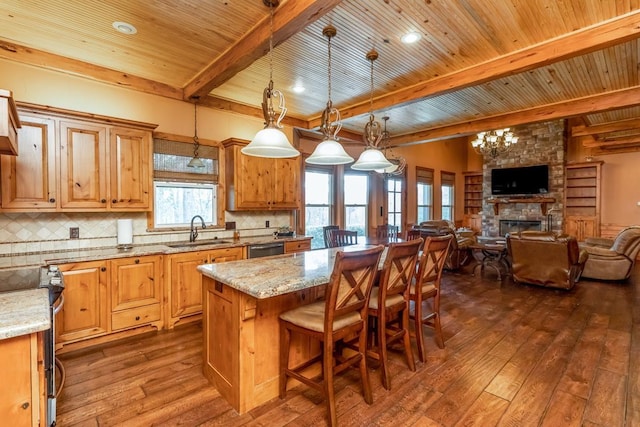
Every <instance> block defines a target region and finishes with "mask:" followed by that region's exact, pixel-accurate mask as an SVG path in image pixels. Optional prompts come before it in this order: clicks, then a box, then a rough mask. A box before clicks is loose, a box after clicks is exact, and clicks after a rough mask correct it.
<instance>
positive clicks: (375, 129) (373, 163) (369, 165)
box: [351, 49, 393, 171]
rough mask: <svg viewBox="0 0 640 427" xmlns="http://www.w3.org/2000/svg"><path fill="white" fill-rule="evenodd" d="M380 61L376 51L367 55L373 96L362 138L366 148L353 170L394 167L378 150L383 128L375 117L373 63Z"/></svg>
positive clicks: (370, 99) (352, 167)
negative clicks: (369, 63)
mask: <svg viewBox="0 0 640 427" xmlns="http://www.w3.org/2000/svg"><path fill="white" fill-rule="evenodd" d="M376 59H378V52H376V50H375V49H372V50H370V51H369V52H368V53H367V60H369V61H370V62H371V94H370V98H369V122H367V124H366V125H365V126H364V133H363V135H362V138H363V139H364V142H365V144H366V147H365V149H364V151H363V152H362V154H360V157H358V161H356V162H355V163H354V164H353V165H351V169H355V170H360V171H375V170H376V169H386V168H388V167H391V166H393V163H391V162H390V161H389V160H387V159H386V158H385V157H384V154H383V153H382V151H380V149H379V148H378V144H379V143H380V140H381V139H382V127H381V126H380V123H379V122H377V121H376V120H375V117H374V115H373V61H375V60H376Z"/></svg>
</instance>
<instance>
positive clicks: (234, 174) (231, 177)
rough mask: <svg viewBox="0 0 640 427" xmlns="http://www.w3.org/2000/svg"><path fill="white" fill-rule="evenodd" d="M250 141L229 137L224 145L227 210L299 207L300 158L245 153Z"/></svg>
mask: <svg viewBox="0 0 640 427" xmlns="http://www.w3.org/2000/svg"><path fill="white" fill-rule="evenodd" d="M248 143H249V141H244V140H240V139H235V138H231V139H227V140H225V141H223V142H222V144H223V146H224V148H225V159H226V168H225V170H226V183H227V209H228V210H230V211H239V210H289V209H300V169H301V157H300V156H298V157H295V158H290V159H271V158H264V157H254V156H247V155H244V154H242V152H241V151H240V150H241V149H242V147H244V146H245V145H247V144H248Z"/></svg>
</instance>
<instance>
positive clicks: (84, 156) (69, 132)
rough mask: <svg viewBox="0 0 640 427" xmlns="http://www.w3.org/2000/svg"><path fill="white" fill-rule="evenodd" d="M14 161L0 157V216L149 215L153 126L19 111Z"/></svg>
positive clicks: (53, 113)
mask: <svg viewBox="0 0 640 427" xmlns="http://www.w3.org/2000/svg"><path fill="white" fill-rule="evenodd" d="M20 118H21V121H22V122H23V126H22V128H21V129H20V130H19V131H18V147H19V151H20V154H19V155H18V156H17V157H10V156H1V157H0V165H1V169H0V179H1V189H2V198H1V200H2V208H1V210H2V211H22V212H24V211H31V210H37V211H41V210H47V211H63V212H74V211H75V212H77V211H84V212H96V211H148V210H150V209H151V189H152V175H151V174H152V172H153V171H152V143H153V142H152V136H151V132H152V130H153V128H154V127H155V126H154V125H148V124H145V123H138V122H130V121H125V120H119V119H113V118H107V117H96V116H91V117H90V118H88V117H83V116H82V115H79V116H77V117H76V116H72V115H70V114H61V113H58V112H51V111H46V112H40V111H37V110H34V109H28V110H20Z"/></svg>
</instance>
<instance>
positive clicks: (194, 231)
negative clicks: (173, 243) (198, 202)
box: [189, 215, 207, 242]
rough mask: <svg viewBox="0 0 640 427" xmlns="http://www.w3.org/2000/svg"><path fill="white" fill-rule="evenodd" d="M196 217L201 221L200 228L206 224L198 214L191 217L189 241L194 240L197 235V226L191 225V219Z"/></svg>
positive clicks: (193, 219)
mask: <svg viewBox="0 0 640 427" xmlns="http://www.w3.org/2000/svg"><path fill="white" fill-rule="evenodd" d="M196 218H200V221H201V222H202V228H203V229H205V228H207V224H205V223H204V219H203V218H202V217H201V216H200V215H195V216H194V217H193V218H191V233H190V234H189V241H190V242H195V241H196V237H198V227H197V226H196V227H194V226H193V221H195V220H196Z"/></svg>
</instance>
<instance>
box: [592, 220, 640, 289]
mask: <svg viewBox="0 0 640 427" xmlns="http://www.w3.org/2000/svg"><path fill="white" fill-rule="evenodd" d="M580 247H581V248H582V249H583V250H585V251H587V252H588V253H589V259H588V260H587V263H586V265H585V267H584V272H583V273H582V275H583V276H584V277H588V278H590V279H598V280H625V279H627V278H629V276H630V275H631V270H632V269H633V265H634V263H635V261H636V257H637V256H638V252H639V251H640V226H633V227H627V228H625V229H624V230H622V231H621V232H620V233H618V235H617V236H616V238H615V239H602V238H592V237H591V238H589V237H588V238H587V239H585V241H584V243H582V244H581V245H580Z"/></svg>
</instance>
